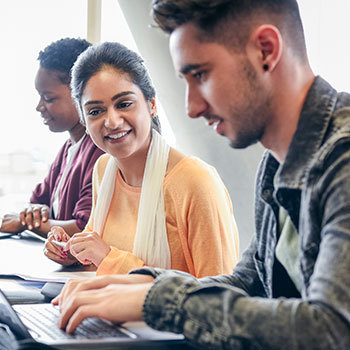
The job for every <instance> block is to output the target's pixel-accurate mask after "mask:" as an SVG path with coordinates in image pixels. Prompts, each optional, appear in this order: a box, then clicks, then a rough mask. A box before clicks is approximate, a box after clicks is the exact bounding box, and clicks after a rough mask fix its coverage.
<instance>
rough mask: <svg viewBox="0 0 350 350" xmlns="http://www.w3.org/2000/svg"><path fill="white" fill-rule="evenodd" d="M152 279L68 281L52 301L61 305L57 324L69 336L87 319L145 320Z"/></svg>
mask: <svg viewBox="0 0 350 350" xmlns="http://www.w3.org/2000/svg"><path fill="white" fill-rule="evenodd" d="M152 280H153V278H152V277H151V276H145V275H114V276H102V277H96V278H90V279H79V280H75V279H74V280H69V281H68V282H67V284H66V285H65V287H64V288H63V290H62V292H61V294H60V295H59V296H58V297H56V298H55V299H54V300H53V301H52V302H53V304H56V305H57V304H59V305H60V311H61V317H60V319H59V322H58V325H59V327H60V328H65V329H66V331H67V332H68V333H72V332H74V330H75V329H76V327H77V326H78V325H79V324H80V323H81V322H82V321H83V320H84V319H85V318H88V317H100V318H103V319H106V320H109V321H111V322H116V323H121V322H126V321H136V320H141V318H142V306H143V302H144V299H145V297H146V294H147V292H148V291H149V289H150V288H151V286H152V283H150V282H151V281H152Z"/></svg>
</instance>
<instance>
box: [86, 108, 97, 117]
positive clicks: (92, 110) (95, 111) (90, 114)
mask: <svg viewBox="0 0 350 350" xmlns="http://www.w3.org/2000/svg"><path fill="white" fill-rule="evenodd" d="M99 113H100V110H99V109H90V110H89V111H88V112H87V115H88V116H91V117H94V116H96V115H98V114H99Z"/></svg>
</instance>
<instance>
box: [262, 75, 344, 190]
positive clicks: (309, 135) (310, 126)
mask: <svg viewBox="0 0 350 350" xmlns="http://www.w3.org/2000/svg"><path fill="white" fill-rule="evenodd" d="M336 102H337V92H336V90H334V89H333V88H332V87H331V86H330V85H329V84H328V83H327V82H326V81H325V80H323V79H322V78H321V77H316V79H315V81H314V83H313V84H312V86H311V88H310V90H309V92H308V94H307V96H306V100H305V103H304V105H303V108H302V111H301V114H300V118H299V122H298V126H297V130H296V132H295V134H294V136H293V139H292V142H291V144H290V147H289V150H288V153H287V156H286V159H285V161H284V163H283V164H282V165H281V166H279V167H278V162H277V161H276V159H275V158H274V157H273V156H272V154H271V153H270V152H269V151H267V152H266V154H265V157H264V160H263V163H262V166H263V167H264V169H263V172H262V174H264V175H263V179H262V188H266V187H265V186H268V187H271V186H272V187H273V184H272V183H271V181H273V179H271V175H272V173H273V172H276V170H277V168H278V170H277V175H276V179H275V185H276V187H277V188H289V189H302V188H303V187H304V185H305V181H306V174H307V173H308V171H309V167H310V165H311V163H312V162H313V160H314V158H315V157H316V153H317V152H318V150H319V149H320V146H321V145H322V142H323V140H324V138H325V135H326V132H327V129H328V126H329V123H330V120H331V117H332V114H333V112H334V108H335V105H336Z"/></svg>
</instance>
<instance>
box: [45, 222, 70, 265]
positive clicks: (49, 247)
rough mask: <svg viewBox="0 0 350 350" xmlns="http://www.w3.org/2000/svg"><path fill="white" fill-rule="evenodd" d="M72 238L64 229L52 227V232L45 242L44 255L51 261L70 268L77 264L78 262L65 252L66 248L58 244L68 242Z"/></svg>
mask: <svg viewBox="0 0 350 350" xmlns="http://www.w3.org/2000/svg"><path fill="white" fill-rule="evenodd" d="M69 239H70V236H69V235H68V234H67V233H66V232H65V231H64V229H63V228H62V227H59V226H52V228H51V231H50V232H49V233H48V235H47V240H46V242H45V247H44V254H45V255H46V256H47V257H48V258H49V259H51V260H53V261H55V262H57V263H59V264H61V265H64V266H69V265H72V264H74V263H75V262H77V260H76V259H75V258H74V256H72V255H71V254H69V252H66V251H65V250H64V247H61V246H59V245H58V244H56V243H55V241H56V242H68V240H69Z"/></svg>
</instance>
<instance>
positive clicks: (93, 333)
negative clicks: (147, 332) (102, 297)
mask: <svg viewBox="0 0 350 350" xmlns="http://www.w3.org/2000/svg"><path fill="white" fill-rule="evenodd" d="M13 308H14V309H15V310H16V312H17V314H18V315H19V316H20V318H21V320H22V322H23V323H24V324H25V326H26V327H27V328H28V330H29V332H30V333H31V335H32V336H33V338H36V339H38V338H45V339H50V340H59V339H100V338H136V336H135V335H134V334H133V333H131V332H129V331H127V330H126V329H124V328H122V327H119V326H116V325H113V324H112V323H110V322H108V321H105V320H101V319H99V318H87V319H85V320H84V321H83V322H82V323H81V324H80V325H79V326H78V327H77V329H76V330H75V332H74V333H73V334H67V333H66V332H64V331H63V330H61V329H60V328H58V326H57V320H58V317H59V311H58V308H57V307H54V306H52V305H51V304H32V305H13ZM33 333H34V334H33Z"/></svg>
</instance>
